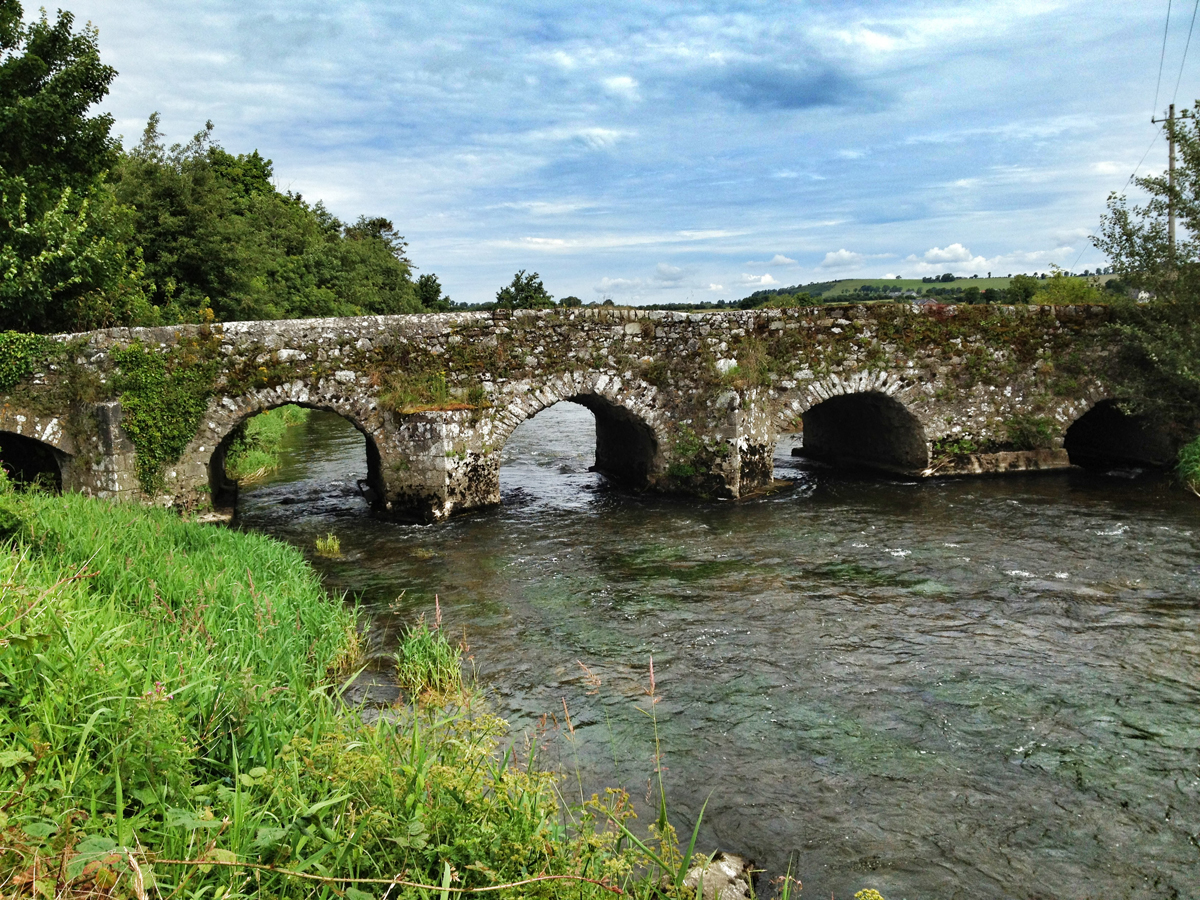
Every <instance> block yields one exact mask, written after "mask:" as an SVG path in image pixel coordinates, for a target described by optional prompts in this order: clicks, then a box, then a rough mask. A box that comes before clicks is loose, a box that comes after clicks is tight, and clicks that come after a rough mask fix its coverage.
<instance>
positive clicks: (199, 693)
mask: <svg viewBox="0 0 1200 900" xmlns="http://www.w3.org/2000/svg"><path fill="white" fill-rule="evenodd" d="M360 628H361V623H360V622H359V621H358V619H357V616H356V613H355V612H354V611H353V610H352V609H350V608H348V607H347V606H345V605H344V604H342V603H341V602H338V601H337V600H336V599H333V598H330V597H329V596H328V595H326V594H325V593H324V592H323V591H322V589H321V586H320V584H319V581H318V579H317V577H316V576H315V574H314V573H313V571H312V570H311V569H310V568H309V567H308V566H307V565H306V564H305V562H304V560H303V558H302V557H301V555H300V553H299V552H298V551H297V550H295V549H294V548H291V547H288V546H286V545H283V544H280V543H278V542H275V541H273V540H271V539H269V538H266V537H262V536H258V535H254V534H244V533H240V532H234V531H231V530H226V529H223V528H217V527H213V526H204V525H199V524H195V523H189V522H186V521H182V520H181V519H179V518H178V517H177V516H175V515H174V514H172V513H170V512H168V511H164V510H157V509H147V508H144V507H123V506H114V505H109V504H107V503H104V502H101V501H95V500H89V499H86V498H83V497H80V496H78V495H64V496H62V497H54V496H50V495H48V494H43V493H39V492H36V491H26V492H24V493H21V494H17V493H15V492H13V491H12V490H11V489H10V488H8V486H7V485H6V484H5V483H3V482H0V796H3V797H4V798H5V799H4V801H3V804H2V805H0V891H2V892H3V894H4V895H5V896H42V897H62V896H68V895H76V896H84V895H89V894H101V893H103V894H105V895H106V896H119V897H132V896H138V895H139V891H140V890H145V891H147V892H148V894H149V896H155V897H173V898H180V900H183V898H190V900H201V898H204V900H210V898H214V900H215V898H236V897H247V896H256V897H259V896H262V897H300V896H304V897H308V896H316V895H321V896H343V897H348V898H350V900H365V898H366V897H372V896H373V897H380V896H381V895H382V894H383V893H384V891H385V885H384V884H382V883H380V882H386V881H389V880H392V879H396V878H399V879H401V880H402V881H404V882H408V883H410V884H409V885H403V884H401V885H393V886H391V887H390V888H387V890H388V891H389V894H388V896H389V897H391V898H396V897H402V898H404V897H434V896H451V895H452V894H449V892H447V894H445V895H443V892H442V889H441V888H442V886H443V885H446V886H448V887H454V888H470V887H485V886H497V885H510V884H512V883H514V882H518V881H527V880H528V879H535V880H534V881H532V882H528V883H524V884H522V885H520V886H514V887H509V888H505V889H503V890H500V891H498V892H496V893H490V894H488V896H499V897H518V896H520V897H554V896H563V895H565V894H566V892H567V888H568V887H569V889H570V896H572V897H583V898H588V897H598V896H608V893H607V891H606V890H605V889H604V888H602V887H600V886H598V885H596V884H594V883H592V882H589V881H582V880H580V879H582V878H588V879H594V880H601V879H602V880H605V881H606V882H608V883H610V884H619V885H622V886H623V887H625V888H626V890H627V891H629V892H630V893H631V894H632V895H634V896H642V897H648V896H654V895H657V892H658V889H657V887H656V886H657V885H658V883H659V881H660V879H661V878H662V877H663V876H664V875H665V876H668V877H669V878H670V879H671V880H674V878H675V875H676V872H674V871H669V872H668V871H664V870H663V867H662V865H660V864H659V863H658V862H656V861H655V860H656V859H658V860H664V859H675V858H676V857H677V856H678V854H677V853H676V854H675V855H672V854H671V853H670V852H668V849H667V848H664V847H663V846H662V845H663V841H662V840H661V839H660V841H659V848H658V849H657V850H655V851H654V853H655V855H654V856H653V857H651V856H649V855H647V854H646V853H645V852H644V851H643V850H642V849H641V848H642V847H643V846H646V845H645V844H643V843H641V842H638V843H635V842H633V841H630V840H629V839H628V837H627V836H628V835H629V834H630V833H631V832H629V831H627V830H625V826H624V823H625V822H627V821H628V820H629V819H630V818H631V817H632V811H631V808H630V804H629V801H628V797H626V796H625V795H624V794H623V793H621V792H619V791H615V792H609V793H608V794H607V795H606V798H605V799H604V800H597V799H595V798H593V800H592V801H589V802H588V803H586V804H583V805H580V806H576V807H568V806H567V805H566V804H565V803H563V802H562V800H561V798H560V795H559V793H558V790H557V785H556V776H555V775H554V774H553V773H550V772H546V771H542V770H541V769H539V767H538V766H537V765H536V760H535V759H534V758H533V756H532V754H530V755H527V756H525V757H524V758H517V757H516V755H515V754H514V753H513V752H512V750H508V751H505V750H504V749H503V748H504V747H505V746H508V744H509V740H508V738H507V735H506V728H505V725H504V723H503V722H502V721H501V720H500V719H498V718H496V717H495V716H493V715H490V714H489V713H488V712H487V711H486V709H485V708H483V706H482V705H481V701H480V699H479V697H478V696H477V695H474V694H472V693H470V692H462V693H460V694H459V695H457V697H455V699H454V700H453V701H452V703H449V704H446V705H445V706H438V705H437V704H421V705H417V704H414V705H411V706H408V707H400V708H397V709H394V710H392V711H391V713H390V714H389V715H388V716H384V717H380V718H379V719H378V720H377V721H376V722H374V723H373V724H370V725H367V724H364V723H363V722H362V721H361V720H360V718H359V717H358V715H357V714H356V713H355V712H354V711H353V710H347V709H346V708H344V707H343V706H342V704H341V702H340V700H339V699H338V690H337V689H338V685H339V684H341V683H343V682H344V681H345V680H346V679H348V678H349V677H350V675H351V674H352V673H353V670H354V669H355V667H356V666H357V665H358V664H359V658H360V655H361V654H360V644H359V639H358V636H357V635H358V633H359V631H360ZM410 638H412V639H413V640H416V641H425V642H426V643H427V644H429V648H433V649H431V650H430V652H431V654H432V655H433V656H436V657H437V660H436V664H435V665H434V666H433V667H432V670H433V671H434V672H435V673H441V675H440V677H442V678H443V679H444V678H445V675H446V673H447V672H448V671H451V670H455V669H456V667H457V658H456V651H453V648H450V650H451V652H450V654H449V655H447V647H448V645H447V644H446V642H445V639H444V637H443V636H442V635H441V632H440V629H438V628H433V629H430V628H428V627H425V628H424V634H423V636H422V628H421V627H418V628H416V629H413V631H412V632H411V633H410ZM429 648H427V649H429ZM452 658H453V664H451V662H450V660H451V659H452ZM442 683H443V684H445V681H443V682H442ZM617 823H621V824H620V826H618V824H617ZM670 834H673V830H672V831H671V832H670ZM634 873H637V874H636V875H635V874H634ZM551 878H555V879H560V880H547V879H551ZM355 879H358V880H355ZM370 879H377V880H378V881H374V882H373V881H371V880H370ZM412 885H434V886H436V888H437V889H436V890H429V889H427V888H423V887H415V886H412Z"/></svg>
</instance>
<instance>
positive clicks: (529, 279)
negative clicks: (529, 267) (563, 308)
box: [496, 269, 554, 309]
mask: <svg viewBox="0 0 1200 900" xmlns="http://www.w3.org/2000/svg"><path fill="white" fill-rule="evenodd" d="M496 306H498V307H499V308H501V309H552V308H553V307H554V298H553V297H552V296H550V292H549V291H547V290H546V287H545V285H543V284H542V279H541V276H540V275H538V273H537V272H534V273H532V274H530V275H526V274H525V270H524V269H522V270H521V271H520V272H518V273H517V274H516V275H514V276H513V280H512V282H511V283H510V284H508V285H507V286H505V287H502V288H500V290H498V291H497V292H496Z"/></svg>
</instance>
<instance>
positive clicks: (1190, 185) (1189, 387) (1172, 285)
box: [1092, 101, 1200, 437]
mask: <svg viewBox="0 0 1200 900" xmlns="http://www.w3.org/2000/svg"><path fill="white" fill-rule="evenodd" d="M1194 113H1195V114H1197V115H1200V101H1198V102H1197V103H1196V107H1195V110H1194ZM1169 127H1170V126H1169ZM1174 129H1175V134H1174V137H1175V142H1176V143H1175V146H1176V153H1177V156H1178V163H1177V165H1176V168H1175V179H1174V184H1173V185H1172V184H1171V183H1170V181H1169V179H1168V178H1167V176H1166V175H1165V174H1164V175H1155V176H1150V177H1145V178H1138V179H1135V183H1136V184H1137V186H1138V187H1139V188H1141V189H1142V190H1143V191H1145V192H1146V194H1147V195H1148V197H1149V199H1148V200H1147V201H1146V202H1145V203H1144V204H1141V205H1135V206H1132V207H1130V206H1129V204H1128V202H1127V201H1126V199H1125V198H1124V197H1122V196H1119V195H1117V194H1110V195H1109V198H1108V212H1107V213H1106V214H1105V215H1104V216H1103V217H1102V218H1101V224H1100V234H1099V235H1096V236H1094V237H1093V238H1092V242H1093V243H1094V244H1095V245H1096V246H1097V247H1098V248H1099V249H1100V250H1102V251H1103V252H1104V253H1105V254H1107V256H1108V258H1109V260H1110V261H1111V262H1112V264H1113V271H1114V272H1115V273H1116V274H1117V275H1118V276H1119V279H1120V282H1121V284H1122V286H1123V287H1127V288H1130V289H1132V290H1133V291H1146V292H1148V293H1150V294H1151V295H1152V296H1153V297H1154V298H1155V300H1154V302H1152V303H1149V304H1138V303H1135V302H1133V301H1132V300H1130V299H1128V297H1122V296H1119V295H1118V296H1117V297H1116V298H1115V306H1116V312H1117V315H1118V322H1117V324H1116V326H1115V327H1114V337H1115V338H1116V339H1117V341H1118V349H1119V355H1118V359H1119V362H1120V366H1119V368H1118V371H1117V376H1118V378H1119V380H1120V383H1121V387H1122V388H1123V390H1124V392H1125V393H1126V394H1127V396H1128V397H1130V398H1131V400H1130V404H1129V405H1130V406H1131V407H1133V408H1135V409H1136V410H1138V411H1140V412H1146V413H1149V414H1151V415H1154V416H1157V417H1160V418H1162V419H1163V420H1165V421H1166V422H1168V423H1169V424H1170V425H1171V426H1172V427H1173V428H1174V429H1175V430H1176V432H1177V434H1179V435H1181V436H1186V437H1190V436H1191V435H1194V434H1195V433H1196V432H1197V431H1198V430H1200V121H1197V119H1196V118H1195V117H1194V116H1193V117H1191V118H1187V119H1182V118H1181V119H1176V120H1175V124H1174ZM1172 207H1174V211H1175V214H1176V217H1177V223H1178V225H1177V227H1178V232H1179V233H1178V235H1177V237H1178V239H1177V241H1176V242H1175V245H1174V246H1173V247H1172V246H1171V242H1170V239H1169V234H1168V212H1169V210H1170V209H1171V208H1172Z"/></svg>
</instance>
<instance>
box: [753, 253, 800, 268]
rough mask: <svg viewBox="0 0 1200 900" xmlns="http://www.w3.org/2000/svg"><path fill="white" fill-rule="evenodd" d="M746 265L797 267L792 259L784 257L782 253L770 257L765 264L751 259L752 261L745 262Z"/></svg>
mask: <svg viewBox="0 0 1200 900" xmlns="http://www.w3.org/2000/svg"><path fill="white" fill-rule="evenodd" d="M746 265H748V266H796V265H799V263H797V262H796V261H795V260H794V259H792V258H791V257H789V256H784V255H783V254H782V253H776V254H775V255H774V256H772V257H771V258H770V259H768V260H767V261H766V262H760V261H758V260H754V259H752V260H749V261H747V263H746Z"/></svg>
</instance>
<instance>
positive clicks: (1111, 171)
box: [1092, 160, 1121, 175]
mask: <svg viewBox="0 0 1200 900" xmlns="http://www.w3.org/2000/svg"><path fill="white" fill-rule="evenodd" d="M1092 171H1093V172H1095V173H1096V174H1097V175H1116V174H1117V173H1118V172H1120V171H1121V167H1120V166H1118V165H1117V164H1116V163H1115V162H1108V161H1107V160H1105V161H1104V162H1097V163H1092Z"/></svg>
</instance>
